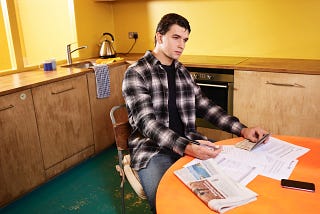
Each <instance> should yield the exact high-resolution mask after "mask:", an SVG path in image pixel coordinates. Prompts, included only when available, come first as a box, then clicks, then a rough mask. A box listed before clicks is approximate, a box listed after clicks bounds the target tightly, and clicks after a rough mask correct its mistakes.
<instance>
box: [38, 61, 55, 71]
mask: <svg viewBox="0 0 320 214" xmlns="http://www.w3.org/2000/svg"><path fill="white" fill-rule="evenodd" d="M42 66H43V70H44V71H53V70H56V69H57V64H56V60H55V59H49V60H45V61H44V62H43V63H42ZM39 67H40V66H39Z"/></svg>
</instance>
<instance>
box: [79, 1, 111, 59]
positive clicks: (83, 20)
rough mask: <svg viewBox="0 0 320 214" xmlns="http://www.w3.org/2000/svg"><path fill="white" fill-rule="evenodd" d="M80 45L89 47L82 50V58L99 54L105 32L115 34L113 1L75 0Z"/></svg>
mask: <svg viewBox="0 0 320 214" xmlns="http://www.w3.org/2000/svg"><path fill="white" fill-rule="evenodd" d="M74 8H75V16H76V27H77V36H78V44H79V45H87V46H88V49H84V50H83V51H80V52H79V54H80V57H81V58H89V57H97V56H99V46H98V43H99V39H100V37H101V36H102V34H103V33H104V32H109V33H111V34H113V35H114V20H113V8H112V4H111V3H105V2H95V1H94V0H74Z"/></svg>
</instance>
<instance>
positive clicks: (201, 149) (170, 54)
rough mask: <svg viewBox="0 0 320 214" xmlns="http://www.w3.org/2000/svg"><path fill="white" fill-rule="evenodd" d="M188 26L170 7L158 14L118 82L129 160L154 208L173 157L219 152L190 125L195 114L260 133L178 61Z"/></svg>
mask: <svg viewBox="0 0 320 214" xmlns="http://www.w3.org/2000/svg"><path fill="white" fill-rule="evenodd" d="M190 31H191V29H190V26H189V22H188V21H187V20H186V19H185V18H184V17H182V16H180V15H178V14H174V13H170V14H167V15H165V16H163V17H162V19H161V20H160V22H159V24H158V26H157V29H156V35H155V48H154V49H153V51H152V52H151V51H147V52H146V54H145V55H144V56H143V57H142V58H141V59H140V60H138V61H137V62H136V63H135V64H133V65H131V66H130V67H129V68H128V70H127V71H126V74H125V78H124V80H123V84H122V93H123V96H124V98H125V102H126V105H127V109H128V114H129V122H130V124H131V126H132V128H133V130H132V135H131V136H130V138H129V148H130V155H131V166H132V167H133V168H134V169H135V170H137V171H138V174H139V176H140V179H141V183H142V186H143V188H144V191H145V193H146V195H147V199H148V201H149V204H150V206H151V209H152V210H153V212H154V213H155V212H156V211H155V195H156V190H157V187H158V184H159V181H160V179H161V177H162V175H163V174H164V173H165V171H166V170H167V169H168V168H169V167H170V166H171V165H172V164H173V163H174V162H175V161H176V160H178V159H179V158H180V157H181V156H183V155H184V154H187V155H190V156H193V157H196V158H199V159H208V158H214V157H216V156H217V155H218V154H219V153H220V152H221V148H218V149H217V148H214V147H213V146H212V145H213V144H212V143H211V142H209V141H208V139H207V137H205V136H203V135H201V134H200V133H198V132H197V131H196V126H195V120H196V116H200V117H203V118H205V119H207V120H208V121H209V122H211V123H213V124H214V125H216V126H218V127H219V128H221V129H223V130H225V131H228V132H230V133H233V134H236V135H238V136H243V137H245V138H247V139H249V140H251V141H253V142H256V141H257V140H258V139H260V138H262V136H263V135H264V134H266V131H264V130H263V129H261V128H259V127H255V128H247V127H246V126H245V125H243V124H242V123H240V122H239V120H238V119H237V118H236V117H233V116H230V115H228V114H227V113H226V112H225V111H224V110H223V109H222V108H221V107H219V106H217V105H216V104H215V103H213V102H212V101H210V100H209V99H208V98H207V97H205V95H204V94H202V93H201V89H200V87H199V86H198V85H197V84H196V83H195V82H194V80H193V79H192V77H191V75H190V74H189V72H188V71H187V69H186V68H185V67H184V66H183V65H182V64H181V63H180V62H179V61H178V58H179V57H180V56H181V54H182V52H183V50H184V48H185V44H186V42H187V41H188V39H189V34H190ZM195 141H196V142H197V143H195ZM197 144H199V145H197ZM203 145H208V146H211V148H212V149H210V147H207V146H203ZM208 148H209V149H208ZM168 188H170V187H168Z"/></svg>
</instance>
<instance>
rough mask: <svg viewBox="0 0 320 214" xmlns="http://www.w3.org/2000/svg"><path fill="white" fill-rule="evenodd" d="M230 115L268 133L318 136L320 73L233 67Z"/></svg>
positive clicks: (319, 134)
mask: <svg viewBox="0 0 320 214" xmlns="http://www.w3.org/2000/svg"><path fill="white" fill-rule="evenodd" d="M234 82H235V86H234V114H235V116H237V117H239V119H240V120H241V122H243V123H244V124H246V125H248V126H256V125H259V126H262V127H263V128H265V129H266V130H268V131H270V132H271V133H272V134H281V135H294V136H305V137H316V138H319V137H320V123H319V122H320V114H319V106H320V89H319V87H320V85H319V84H320V75H308V74H292V73H291V74H290V73H275V72H255V71H243V70H237V71H235V74H234Z"/></svg>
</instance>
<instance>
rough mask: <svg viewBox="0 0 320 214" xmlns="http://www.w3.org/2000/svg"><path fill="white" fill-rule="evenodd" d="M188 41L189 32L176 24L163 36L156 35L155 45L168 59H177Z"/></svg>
mask: <svg viewBox="0 0 320 214" xmlns="http://www.w3.org/2000/svg"><path fill="white" fill-rule="evenodd" d="M188 39H189V31H188V30H187V29H185V28H183V27H180V26H179V25H176V24H174V25H172V26H171V27H170V30H169V31H168V32H167V33H166V34H165V35H161V34H160V33H157V45H158V47H159V48H160V50H161V51H162V53H163V54H164V55H165V57H167V58H168V59H178V58H179V57H180V56H181V54H182V52H183V50H184V48H185V44H186V42H187V41H188Z"/></svg>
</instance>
